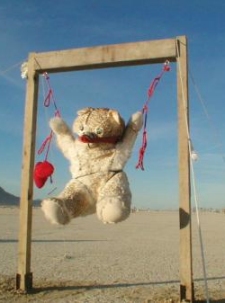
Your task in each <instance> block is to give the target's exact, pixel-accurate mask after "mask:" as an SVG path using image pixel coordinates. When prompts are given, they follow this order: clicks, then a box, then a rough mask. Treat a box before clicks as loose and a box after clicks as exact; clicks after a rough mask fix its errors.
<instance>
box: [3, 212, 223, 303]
mask: <svg viewBox="0 0 225 303" xmlns="http://www.w3.org/2000/svg"><path fill="white" fill-rule="evenodd" d="M200 219H201V230H202V238H203V244H204V256H205V264H206V273H207V284H208V291H209V297H210V300H211V301H210V302H225V214H222V213H213V212H204V213H202V214H201V216H200ZM192 223H193V272H194V285H195V294H196V298H197V299H198V300H200V299H201V300H205V288H204V285H205V284H204V275H203V267H202V257H201V250H200V244H199V234H198V228H197V223H196V214H195V213H194V214H193V216H192ZM18 232H19V208H4V207H2V208H0V302H7V303H8V302H21V303H22V302H24V303H25V302H54V303H57V302H63V303H65V302H79V303H84V302H85V303H86V302H87V303H88V302H90V303H95V302H100V303H101V302H102V303H106V302H107V303H110V302H113V303H115V302H116V303H120V302H133V303H134V302H137V303H139V302H140V303H147V302H148V303H149V302H178V301H179V287H180V282H179V215H178V212H177V211H149V212H147V211H142V212H137V213H132V214H131V216H130V218H129V219H127V220H126V221H125V222H123V223H120V224H115V225H104V224H102V223H101V222H100V221H98V219H97V218H96V216H95V215H92V216H89V217H85V218H78V219H75V220H73V221H72V223H70V224H69V225H67V226H56V225H51V224H50V223H48V222H47V221H46V220H45V218H44V216H43V214H42V212H41V210H40V209H39V208H34V210H33V230H32V258H31V271H32V273H33V287H34V291H33V293H31V294H28V295H24V294H23V295H22V294H18V293H16V292H15V277H16V273H17V261H18V253H17V252H18ZM202 302H204V301H202Z"/></svg>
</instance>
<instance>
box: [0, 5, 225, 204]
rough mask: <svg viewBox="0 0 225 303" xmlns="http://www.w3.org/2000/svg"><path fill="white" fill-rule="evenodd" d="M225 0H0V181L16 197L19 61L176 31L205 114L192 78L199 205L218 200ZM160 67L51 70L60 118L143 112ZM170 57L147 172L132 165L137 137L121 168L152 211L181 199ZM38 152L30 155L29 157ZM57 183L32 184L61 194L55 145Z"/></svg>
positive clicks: (152, 124) (155, 108)
mask: <svg viewBox="0 0 225 303" xmlns="http://www.w3.org/2000/svg"><path fill="white" fill-rule="evenodd" d="M224 15H225V2H224V1H223V0H215V1H213V3H212V1H209V0H192V1H188V0H186V1H184V0H183V1H182V0H170V1H168V0H167V1H166V0H164V1H160V0H157V1H152V0H149V1H146V0H139V1H137V0H130V1H128V0H127V1H125V0H120V1H106V0H98V1H97V0H75V1H74V0H65V1H53V0H49V1H43V0H38V1H34V0H30V1H25V0H20V1H17V0H2V1H1V2H0V33H1V34H0V46H1V48H0V92H1V101H0V119H1V125H0V138H1V145H0V146H1V147H0V157H1V162H0V163H1V164H0V171H1V174H0V186H1V187H3V188H4V189H5V190H7V191H9V192H11V193H13V194H15V195H20V177H21V160H22V142H23V119H24V118H23V117H24V101H25V93H26V80H23V79H21V77H20V65H21V63H22V62H23V61H25V60H26V59H27V57H28V54H29V53H30V52H46V51H54V50H64V49H71V48H79V47H89V46H95V45H106V44H118V43H125V42H136V41H144V40H156V39H166V38H174V37H176V36H182V35H186V36H187V38H188V42H189V67H190V71H191V73H192V75H193V77H194V81H195V84H196V86H197V89H198V90H199V92H200V93H201V97H202V100H203V101H204V106H205V107H206V108H207V113H208V114H207V115H206V114H205V112H204V108H203V106H202V104H201V102H200V101H199V98H198V96H197V94H196V90H195V88H196V87H195V86H194V84H193V82H192V81H191V79H190V82H189V86H190V87H189V91H190V128H191V138H192V142H193V144H194V148H195V149H196V150H197V151H198V155H199V160H198V161H197V162H195V163H194V169H195V175H196V185H197V188H198V196H199V204H200V206H202V207H218V208H225V162H224V160H223V155H224V153H225V137H224V133H225V132H224V130H225V119H224V113H225V102H224V101H225V100H224V86H225V69H224V67H225V57H224V53H225V35H224V32H225V22H224ZM161 68H162V66H161V65H154V66H153V65H146V66H136V67H126V68H114V69H113V68H110V69H104V70H92V71H82V72H70V73H60V74H51V75H50V80H51V85H52V88H53V89H54V94H55V98H56V102H57V105H58V107H59V108H60V111H61V114H62V116H63V118H64V119H65V120H66V121H67V122H68V124H71V123H72V121H73V119H74V117H75V115H76V111H77V110H78V109H80V108H82V107H86V106H93V107H100V106H104V107H112V108H115V109H118V110H119V111H120V113H121V115H122V116H123V117H124V118H125V120H126V121H127V120H128V119H129V116H130V115H131V114H132V113H133V112H135V111H137V110H141V109H142V106H143V104H144V102H145V101H146V94H147V89H148V87H149V84H150V83H151V81H152V80H153V79H154V77H155V76H157V75H158V74H159V72H160V71H161ZM43 98H44V95H43V85H42V81H40V89H39V109H38V125H37V126H38V128H37V148H39V147H40V144H41V143H42V141H43V140H44V139H45V137H46V136H47V135H48V133H49V129H48V124H47V123H48V119H49V118H50V117H51V116H52V115H53V111H52V110H51V109H48V110H46V109H45V108H44V107H43V104H42V102H43ZM176 102H177V101H176V65H175V64H171V72H169V73H166V74H165V75H164V76H163V78H162V80H161V82H160V84H159V85H158V87H157V89H156V91H155V94H154V96H153V98H152V100H151V103H150V108H149V116H148V126H147V128H148V149H147V153H146V156H145V171H139V170H136V169H135V165H136V163H137V160H138V150H139V147H140V144H141V136H139V138H138V140H137V144H136V145H135V148H134V151H133V156H132V158H131V159H130V161H129V162H128V164H127V166H126V171H127V173H128V176H129V180H130V185H131V189H132V193H133V204H134V205H135V206H137V207H148V208H153V209H158V208H159V209H162V208H167V209H168V208H173V209H176V208H177V207H178V174H177V170H178V165H177V164H178V159H177V104H176ZM42 158H43V157H40V156H36V161H42V160H43V159H42ZM49 161H50V162H52V163H53V164H54V166H55V168H56V172H55V174H54V183H53V184H49V183H48V184H47V185H46V186H45V187H44V189H41V190H37V189H35V192H34V193H35V195H34V196H35V198H42V197H44V196H46V195H47V194H48V192H50V191H51V190H52V189H53V188H55V187H57V189H56V191H55V193H58V192H59V191H60V190H61V189H62V188H63V186H64V185H65V184H66V182H67V181H68V180H69V178H70V174H69V166H68V163H67V161H66V160H65V159H64V158H63V156H62V155H61V153H60V152H59V151H58V150H57V148H56V147H55V146H52V148H51V152H50V157H49Z"/></svg>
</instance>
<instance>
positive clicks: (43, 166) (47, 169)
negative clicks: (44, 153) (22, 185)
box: [33, 161, 54, 188]
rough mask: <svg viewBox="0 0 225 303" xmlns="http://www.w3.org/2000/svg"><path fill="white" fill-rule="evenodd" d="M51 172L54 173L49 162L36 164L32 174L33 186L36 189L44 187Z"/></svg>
mask: <svg viewBox="0 0 225 303" xmlns="http://www.w3.org/2000/svg"><path fill="white" fill-rule="evenodd" d="M53 172H54V166H53V165H52V164H51V163H50V162H48V161H43V162H37V163H36V165H35V167H34V173H33V178H34V183H35V185H36V186H37V187H38V188H42V187H43V186H44V185H45V183H46V181H47V179H48V177H51V175H52V174H53Z"/></svg>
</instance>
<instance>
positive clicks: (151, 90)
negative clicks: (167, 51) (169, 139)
mask: <svg viewBox="0 0 225 303" xmlns="http://www.w3.org/2000/svg"><path fill="white" fill-rule="evenodd" d="M168 71H170V66H169V61H166V62H165V63H164V65H163V69H162V71H161V73H160V74H159V76H157V77H155V78H154V80H153V81H152V83H151V85H150V87H149V89H148V98H147V101H146V102H145V104H144V106H143V109H142V114H143V116H144V126H143V134H142V145H141V148H140V149H139V159H138V163H137V165H136V168H137V169H138V168H140V169H142V170H144V156H145V151H146V148H147V143H148V137H147V118H148V104H149V102H150V99H151V97H152V96H153V94H154V92H155V89H156V87H157V85H158V83H159V81H160V80H161V78H162V76H163V74H164V73H165V72H168Z"/></svg>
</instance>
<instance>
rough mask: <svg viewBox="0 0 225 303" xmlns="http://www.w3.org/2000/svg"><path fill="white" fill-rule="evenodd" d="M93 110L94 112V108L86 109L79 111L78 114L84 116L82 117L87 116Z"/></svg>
mask: <svg viewBox="0 0 225 303" xmlns="http://www.w3.org/2000/svg"><path fill="white" fill-rule="evenodd" d="M92 110H93V108H92V107H85V108H83V109H80V110H78V112H77V114H78V116H82V115H85V114H87V113H89V112H91V111H92Z"/></svg>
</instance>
